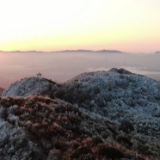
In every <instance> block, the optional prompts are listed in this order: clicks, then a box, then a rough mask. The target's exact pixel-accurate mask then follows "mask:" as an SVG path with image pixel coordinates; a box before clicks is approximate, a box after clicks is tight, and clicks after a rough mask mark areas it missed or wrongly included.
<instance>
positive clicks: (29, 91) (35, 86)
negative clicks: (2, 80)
mask: <svg viewBox="0 0 160 160" xmlns="http://www.w3.org/2000/svg"><path fill="white" fill-rule="evenodd" d="M52 85H53V83H51V82H50V81H49V80H47V79H45V78H41V77H30V78H25V79H22V80H20V81H17V82H15V83H13V84H11V85H10V87H9V88H8V89H7V90H5V91H4V92H3V94H2V96H13V97H17V96H22V97H28V96H31V95H35V94H39V93H43V92H45V91H47V90H49V89H50V87H51V86H52Z"/></svg>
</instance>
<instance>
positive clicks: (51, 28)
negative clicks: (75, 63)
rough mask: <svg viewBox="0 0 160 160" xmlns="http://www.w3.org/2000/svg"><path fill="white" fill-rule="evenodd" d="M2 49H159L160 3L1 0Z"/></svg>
mask: <svg viewBox="0 0 160 160" xmlns="http://www.w3.org/2000/svg"><path fill="white" fill-rule="evenodd" d="M0 6H1V7H0V50H3V51H12V50H23V51H26V50H38V51H57V50H66V49H92V50H100V49H115V50H121V51H124V52H135V53H140V52H141V53H142V52H145V53H153V52H155V51H158V50H160V31H159V29H160V9H159V7H160V0H14V1H13V0H5V1H2V0H1V1H0Z"/></svg>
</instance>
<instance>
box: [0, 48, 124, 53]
mask: <svg viewBox="0 0 160 160" xmlns="http://www.w3.org/2000/svg"><path fill="white" fill-rule="evenodd" d="M8 52H12V53H20V52H23V53H31V52H32V53H33V52H35V53H39V52H41V53H52V52H103V53H124V52H121V51H118V50H106V49H103V50H97V51H93V50H85V49H78V50H62V51H50V52H44V51H35V50H32V51H19V50H17V51H1V50H0V53H8Z"/></svg>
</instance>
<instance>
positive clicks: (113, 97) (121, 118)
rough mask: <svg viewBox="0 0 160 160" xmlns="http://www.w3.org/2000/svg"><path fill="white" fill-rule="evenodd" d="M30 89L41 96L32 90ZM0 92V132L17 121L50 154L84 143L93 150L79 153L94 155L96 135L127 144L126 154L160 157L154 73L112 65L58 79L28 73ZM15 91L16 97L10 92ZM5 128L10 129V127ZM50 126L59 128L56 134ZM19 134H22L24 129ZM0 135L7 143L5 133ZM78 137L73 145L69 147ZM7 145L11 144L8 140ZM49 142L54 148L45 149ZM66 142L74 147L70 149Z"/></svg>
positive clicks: (159, 104) (159, 101) (159, 91)
mask: <svg viewBox="0 0 160 160" xmlns="http://www.w3.org/2000/svg"><path fill="white" fill-rule="evenodd" d="M35 94H41V96H40V95H39V96H33V95H35ZM42 95H43V96H42ZM44 95H45V96H44ZM46 95H48V97H46ZM3 96H4V97H1V99H0V117H2V118H1V119H2V123H0V132H1V130H2V129H3V130H6V127H5V126H6V125H8V126H9V125H10V124H12V123H13V124H14V127H15V128H13V131H14V130H16V131H15V132H18V130H17V128H16V126H17V125H18V127H25V128H26V129H27V130H28V129H29V131H31V132H30V133H33V134H35V135H36V136H38V138H39V141H42V144H43V145H44V146H43V147H46V150H47V151H48V152H50V154H49V155H54V154H55V153H56V154H58V153H59V150H60V151H62V152H63V153H64V154H66V153H67V154H69V156H71V155H72V156H73V157H74V158H75V159H76V157H75V156H77V155H76V154H77V152H78V153H79V151H80V150H81V147H82V146H83V147H84V146H85V145H86V144H87V146H88V147H89V148H90V149H91V150H92V151H93V153H92V151H91V150H90V154H89V155H88V154H87V155H83V156H84V157H85V158H84V157H79V159H89V158H90V157H88V156H91V157H92V156H95V157H96V155H97V152H94V151H95V150H94V149H95V148H94V147H93V146H92V147H93V148H92V147H91V145H95V147H98V148H96V150H97V151H98V154H99V149H103V148H101V147H102V146H101V144H98V145H97V144H95V141H94V137H95V136H96V137H98V138H100V140H101V141H103V143H105V145H106V143H107V145H108V141H110V140H112V143H113V142H114V143H116V147H115V146H114V147H115V148H118V145H122V146H123V147H125V148H127V149H128V148H129V150H130V151H131V152H130V151H129V154H131V153H132V154H131V155H132V157H130V159H136V156H134V154H135V153H139V154H142V156H144V157H145V159H146V160H149V159H150V158H148V156H149V157H150V156H152V155H154V157H153V158H151V159H156V157H158V158H157V159H159V157H160V153H159V149H160V84H159V82H157V81H155V80H153V79H150V78H147V77H144V76H141V75H137V74H133V73H131V72H129V71H126V70H124V69H116V68H114V69H111V70H110V71H108V72H106V71H98V72H89V73H82V74H80V75H78V76H77V77H75V78H73V79H71V80H69V81H67V82H66V83H64V84H61V85H60V84H56V83H54V82H52V81H50V80H47V79H44V78H38V77H31V78H27V79H23V80H20V81H18V82H15V83H14V84H12V85H11V86H10V87H9V88H8V89H7V90H6V91H5V92H4V93H3ZM10 96H12V97H10ZM18 96H21V97H19V98H13V97H18ZM22 97H25V98H22ZM26 97H28V98H26ZM4 121H7V122H5V123H4ZM8 123H9V124H8ZM1 125H2V127H1ZM21 129H22V128H21ZM9 130H11V132H12V128H11V129H9ZM64 130H65V131H64ZM6 131H7V130H6ZM55 131H56V132H57V133H58V132H59V133H60V134H62V135H61V136H60V138H59V135H58V134H57V133H56V134H55ZM7 132H9V131H7ZM64 133H65V135H64ZM82 133H83V135H82ZM20 134H22V135H25V133H24V132H23V129H22V130H21V132H20ZM54 134H55V135H54ZM74 134H75V135H76V136H73V135H74ZM77 135H78V136H79V137H78V138H77ZM44 136H46V137H45V139H43V137H44ZM68 136H73V137H72V138H75V139H70V138H68ZM11 137H12V135H11ZM21 137H22V138H23V136H21ZM24 137H25V136H24ZM92 139H93V141H94V142H93V141H92ZM0 140H1V139H0ZM2 140H3V141H2V143H3V142H4V143H6V142H5V135H4V134H3V138H2ZM51 140H52V141H51ZM88 140H89V141H90V142H93V143H90V142H88ZM84 141H85V143H84ZM10 142H11V144H12V141H10ZM75 142H76V144H75V145H73V143H75ZM34 143H37V142H33V144H34ZM77 143H78V145H79V146H78V148H74V147H75V146H77ZM96 143H97V142H96ZM98 143H99V142H98ZM100 143H101V142H100ZM117 143H118V145H117ZM28 146H29V144H28ZM33 146H34V145H33ZM66 146H67V147H66ZM109 146H110V144H109ZM7 147H8V148H9V149H10V148H11V149H12V148H13V147H12V146H10V143H9V145H8V146H7ZM40 147H41V146H40ZM43 147H42V148H43ZM52 147H53V148H54V147H55V148H56V149H57V151H55V150H52V149H50V148H52ZM65 147H66V148H67V152H66V148H65ZM69 147H71V148H73V150H72V151H70V150H69V149H68V148H69ZM103 147H104V148H105V147H106V146H104V145H103ZM37 149H38V148H37ZM83 149H84V148H83ZM85 149H86V148H85ZM105 149H106V148H105ZM109 149H110V148H109ZM38 150H39V149H38ZM5 151H6V150H5V149H2V152H4V153H3V154H6V155H7V154H8V151H7V152H5ZM0 152H1V148H0ZM27 152H28V151H27ZM52 152H53V153H52ZM17 154H18V152H17ZM28 154H30V153H29V152H28ZM123 154H124V155H123V156H124V157H126V156H127V154H126V153H123ZM114 155H116V154H114ZM47 156H48V153H47ZM100 156H101V153H100ZM106 156H107V155H106ZM92 158H93V157H92ZM92 158H90V159H92ZM112 158H113V157H112ZM50 159H52V158H50ZM50 159H49V160H50ZM71 159H73V158H71ZM77 159H78V158H77Z"/></svg>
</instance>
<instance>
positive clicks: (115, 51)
mask: <svg viewBox="0 0 160 160" xmlns="http://www.w3.org/2000/svg"><path fill="white" fill-rule="evenodd" d="M97 52H106V53H123V52H121V51H118V50H105V49H103V50H99V51H97Z"/></svg>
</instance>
